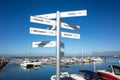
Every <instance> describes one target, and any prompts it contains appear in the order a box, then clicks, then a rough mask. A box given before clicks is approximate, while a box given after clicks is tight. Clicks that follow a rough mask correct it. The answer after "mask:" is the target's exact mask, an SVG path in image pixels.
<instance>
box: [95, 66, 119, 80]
mask: <svg viewBox="0 0 120 80" xmlns="http://www.w3.org/2000/svg"><path fill="white" fill-rule="evenodd" d="M97 73H98V74H99V75H100V76H101V79H105V80H120V66H117V65H111V66H109V69H108V70H98V71H97Z"/></svg>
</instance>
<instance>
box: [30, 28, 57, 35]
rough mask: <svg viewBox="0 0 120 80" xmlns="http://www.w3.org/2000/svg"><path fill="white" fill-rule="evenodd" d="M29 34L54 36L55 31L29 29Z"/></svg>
mask: <svg viewBox="0 0 120 80" xmlns="http://www.w3.org/2000/svg"><path fill="white" fill-rule="evenodd" d="M30 34H39V35H47V36H55V34H56V33H55V31H53V30H47V29H41V28H33V27H30Z"/></svg>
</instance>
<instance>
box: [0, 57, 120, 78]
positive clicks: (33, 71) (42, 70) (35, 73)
mask: <svg viewBox="0 0 120 80" xmlns="http://www.w3.org/2000/svg"><path fill="white" fill-rule="evenodd" d="M119 60H120V58H106V59H103V61H102V62H99V63H96V64H95V65H96V70H101V69H107V68H108V66H109V65H118V62H119ZM84 69H86V70H92V71H93V70H94V64H93V62H91V63H87V64H83V63H76V64H72V65H69V66H66V67H62V68H61V71H67V72H69V73H71V74H77V73H78V72H79V70H84ZM55 74H56V66H52V65H42V66H38V67H34V68H30V69H26V68H25V67H20V66H18V65H16V64H15V63H14V62H9V63H8V64H7V65H6V66H5V67H4V68H3V69H2V70H1V71H0V80H50V77H51V76H52V75H55Z"/></svg>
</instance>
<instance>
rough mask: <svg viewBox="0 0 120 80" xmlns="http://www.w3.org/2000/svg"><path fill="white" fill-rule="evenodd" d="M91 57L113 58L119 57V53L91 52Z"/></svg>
mask: <svg viewBox="0 0 120 80" xmlns="http://www.w3.org/2000/svg"><path fill="white" fill-rule="evenodd" d="M91 55H94V56H102V55H103V56H115V55H119V56H120V51H104V52H97V51H96V52H92V53H91Z"/></svg>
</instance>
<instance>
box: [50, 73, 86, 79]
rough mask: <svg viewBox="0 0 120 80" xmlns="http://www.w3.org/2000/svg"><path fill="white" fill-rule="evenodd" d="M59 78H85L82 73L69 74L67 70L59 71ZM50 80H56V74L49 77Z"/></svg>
mask: <svg viewBox="0 0 120 80" xmlns="http://www.w3.org/2000/svg"><path fill="white" fill-rule="evenodd" d="M60 78H61V79H63V80H85V79H84V78H83V77H82V75H79V74H69V73H68V72H61V73H60ZM51 80H56V75H53V76H52V77H51Z"/></svg>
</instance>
